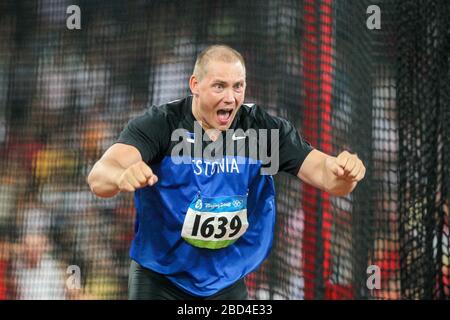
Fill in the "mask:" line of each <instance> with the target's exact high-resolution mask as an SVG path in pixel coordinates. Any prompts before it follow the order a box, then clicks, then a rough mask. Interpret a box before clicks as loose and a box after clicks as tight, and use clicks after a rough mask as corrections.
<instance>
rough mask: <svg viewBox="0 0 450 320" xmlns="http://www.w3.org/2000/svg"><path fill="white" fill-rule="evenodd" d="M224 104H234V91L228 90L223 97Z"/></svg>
mask: <svg viewBox="0 0 450 320" xmlns="http://www.w3.org/2000/svg"><path fill="white" fill-rule="evenodd" d="M223 102H225V103H228V104H231V103H233V102H234V93H233V90H231V89H227V90H225V92H224V95H223Z"/></svg>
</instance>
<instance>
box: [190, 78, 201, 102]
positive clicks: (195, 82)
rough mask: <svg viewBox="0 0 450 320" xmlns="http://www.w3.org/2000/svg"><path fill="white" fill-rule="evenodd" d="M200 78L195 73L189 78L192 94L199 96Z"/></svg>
mask: <svg viewBox="0 0 450 320" xmlns="http://www.w3.org/2000/svg"><path fill="white" fill-rule="evenodd" d="M198 82H199V81H198V79H197V77H196V76H195V75H192V76H191V78H190V79H189V88H190V89H191V92H192V95H194V96H195V97H197V96H198Z"/></svg>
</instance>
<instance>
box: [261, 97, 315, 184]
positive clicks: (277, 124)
mask: <svg viewBox="0 0 450 320" xmlns="http://www.w3.org/2000/svg"><path fill="white" fill-rule="evenodd" d="M254 112H255V116H256V118H257V119H258V122H260V123H261V124H262V126H263V127H266V128H268V129H278V134H279V148H278V152H279V153H278V158H279V168H278V171H284V172H287V173H289V174H292V175H294V176H296V175H297V174H298V171H299V170H300V167H301V165H302V163H303V161H304V160H305V159H306V157H307V156H308V154H309V153H310V152H311V151H312V150H313V149H314V148H313V147H312V146H311V144H310V143H309V142H308V141H306V140H304V139H303V138H302V137H301V135H300V134H299V133H298V131H297V129H296V128H295V127H294V126H293V125H292V124H291V123H290V122H289V121H287V120H286V119H283V118H280V117H275V116H272V115H270V114H269V113H267V112H266V111H265V110H263V108H261V107H259V106H255V111H254ZM272 152H273V151H272Z"/></svg>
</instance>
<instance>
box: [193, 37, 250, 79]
mask: <svg viewBox="0 0 450 320" xmlns="http://www.w3.org/2000/svg"><path fill="white" fill-rule="evenodd" d="M210 61H219V62H226V63H235V62H240V63H241V64H242V67H243V68H244V71H245V62H244V58H243V57H242V55H241V54H240V53H239V52H237V51H236V50H234V49H233V48H231V47H229V46H227V45H213V46H209V47H207V48H206V49H205V50H203V51H202V52H201V53H200V54H199V55H198V57H197V61H196V62H195V67H194V72H193V74H194V75H195V76H196V77H197V79H198V80H199V81H201V80H202V79H203V77H204V76H205V74H206V73H207V72H208V64H209V62H210Z"/></svg>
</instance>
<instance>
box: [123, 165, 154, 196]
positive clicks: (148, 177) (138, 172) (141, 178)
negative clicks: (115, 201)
mask: <svg viewBox="0 0 450 320" xmlns="http://www.w3.org/2000/svg"><path fill="white" fill-rule="evenodd" d="M156 182H158V177H157V176H156V175H155V174H154V173H153V171H152V169H150V167H149V166H148V165H147V164H146V163H145V162H144V161H140V162H137V163H135V164H133V165H131V166H130V167H128V168H127V169H125V171H124V172H123V173H122V174H121V175H120V177H119V180H118V181H117V186H118V187H119V190H120V191H125V192H133V191H135V190H136V189H139V188H143V187H145V186H152V185H154V184H155V183H156Z"/></svg>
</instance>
